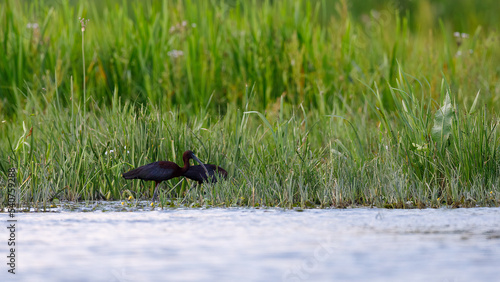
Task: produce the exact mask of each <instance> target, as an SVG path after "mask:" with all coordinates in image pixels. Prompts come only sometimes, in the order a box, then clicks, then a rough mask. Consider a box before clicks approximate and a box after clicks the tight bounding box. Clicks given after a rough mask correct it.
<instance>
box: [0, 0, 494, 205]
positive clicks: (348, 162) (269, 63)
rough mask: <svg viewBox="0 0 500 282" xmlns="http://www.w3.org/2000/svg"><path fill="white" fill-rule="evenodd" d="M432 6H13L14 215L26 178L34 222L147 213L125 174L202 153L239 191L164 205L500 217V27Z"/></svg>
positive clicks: (173, 187)
mask: <svg viewBox="0 0 500 282" xmlns="http://www.w3.org/2000/svg"><path fill="white" fill-rule="evenodd" d="M440 3H441V5H444V6H446V5H448V6H450V5H453V2H451V1H449V3H448V1H442V2H440ZM483 4H484V3H483ZM374 5H375V4H374ZM425 5H428V7H427V6H425ZM433 5H435V4H430V3H429V2H427V1H420V4H419V5H418V7H413V9H414V10H410V12H401V13H399V14H398V13H397V11H396V9H397V8H398V7H394V5H392V4H390V2H389V4H384V5H379V6H377V7H376V8H377V9H378V10H377V12H373V11H372V12H371V13H368V14H365V15H364V16H363V15H362V13H363V11H362V9H361V8H359V9H361V10H353V9H355V8H356V7H358V6H357V5H356V3H354V4H353V3H343V2H339V3H331V2H329V1H291V0H286V1H276V2H270V1H255V2H252V3H251V2H247V1H227V2H223V1H220V2H209V1H163V2H160V1H158V2H140V3H139V4H138V3H135V2H127V1H124V2H122V3H119V4H117V3H114V2H111V1H110V2H107V1H102V2H100V3H99V4H96V3H95V2H90V3H85V4H78V5H71V4H67V2H62V4H61V3H59V2H51V1H45V2H44V1H38V2H37V1H35V2H28V1H26V2H25V1H20V2H17V1H6V2H3V3H2V4H0V20H1V22H2V29H0V46H1V48H3V49H2V51H3V53H2V56H0V60H2V61H1V62H0V63H1V64H0V93H1V95H0V122H1V123H0V152H1V154H0V186H1V187H2V190H0V196H1V197H2V199H4V201H2V205H5V204H6V199H7V190H6V189H3V188H5V187H6V186H7V180H8V177H7V174H8V172H7V171H8V169H9V168H12V167H15V168H17V169H18V170H17V174H16V178H17V181H18V184H19V185H18V186H19V188H20V189H19V190H18V201H19V203H20V204H21V205H28V206H34V205H41V206H46V205H49V204H51V203H52V200H53V199H55V198H57V199H59V200H95V199H107V200H124V199H128V198H129V197H130V196H131V195H132V196H133V197H134V198H135V199H141V198H143V199H148V198H150V197H151V195H152V188H153V185H154V184H152V183H145V182H141V181H125V180H124V179H122V178H121V173H122V172H124V171H127V170H129V169H131V168H133V167H137V166H139V165H143V164H146V163H149V162H153V161H156V160H171V161H176V162H177V163H180V162H181V155H182V152H183V151H185V150H188V149H189V150H193V151H194V152H195V153H197V155H198V157H200V158H201V159H202V160H204V161H205V162H207V163H213V164H218V165H220V166H222V167H224V168H225V169H226V170H228V172H229V175H230V178H229V180H228V181H221V182H219V183H217V184H216V185H210V186H202V187H197V188H190V185H189V184H188V183H187V182H186V181H181V179H177V180H171V181H169V182H167V183H166V184H163V185H162V187H163V189H162V193H161V203H163V204H166V203H167V201H166V199H172V198H175V199H176V203H181V204H186V205H193V206H203V205H208V206H235V205H237V206H280V207H287V208H290V207H294V206H300V207H345V206H349V205H374V206H380V207H396V208H399V207H401V208H403V207H439V206H442V205H449V206H464V207H471V206H476V205H479V206H498V205H500V190H499V189H500V188H498V187H499V184H500V183H499V182H500V177H499V172H500V171H499V169H500V166H499V165H500V161H499V157H498V150H499V139H498V134H497V130H496V127H497V123H498V121H497V116H496V110H497V109H498V108H499V101H498V99H499V98H498V97H500V96H499V94H500V93H499V91H500V90H499V89H500V87H499V80H498V77H499V74H500V68H499V67H498V65H499V64H498V62H499V61H500V47H498V46H499V45H498V44H497V43H498V33H497V31H495V28H496V26H495V25H498V22H495V20H494V19H495V18H494V17H488V15H490V11H489V10H488V9H486V8H484V9H482V10H481V7H482V6H481V5H482V4H481V5H479V4H478V5H477V6H474V7H475V10H474V9H472V8H470V7H469V6H467V5H465V4H460V5H462V6H463V5H465V6H467V7H468V10H467V9H463V10H460V13H459V14H458V15H457V14H456V13H455V14H453V15H448V14H444V15H442V16H443V18H442V19H441V20H440V21H439V20H436V19H434V18H426V17H425V16H424V14H425V13H423V11H426V9H432V8H433V7H435V6H433ZM460 5H458V6H460ZM448 6H446V7H448ZM410 8H411V7H410ZM478 13H479V14H481V13H482V14H481V15H483V16H484V17H483V19H482V22H481V20H480V19H477V14H478ZM79 17H84V18H86V19H90V21H89V22H88V23H87V28H86V30H85V33H84V37H83V36H82V32H81V26H80V22H79V20H78V19H79ZM34 23H37V26H33V24H34ZM464 23H468V24H464ZM478 23H482V24H484V25H485V26H478V25H477V24H478ZM457 27H459V28H460V29H456V28H457ZM455 31H458V32H459V35H458V36H456V35H455V34H454V32H455ZM462 33H463V34H462ZM83 38H84V41H83V42H82V39H83ZM495 42H496V43H495ZM82 43H83V54H82ZM84 60H85V64H84V63H83V61H84ZM83 69H85V70H86V71H85V75H86V76H85V81H86V83H85V88H86V91H83V89H84V84H83V83H82V81H83V77H84V76H83V74H84V72H83ZM478 91H480V92H479V94H477V93H478ZM31 129H32V130H31Z"/></svg>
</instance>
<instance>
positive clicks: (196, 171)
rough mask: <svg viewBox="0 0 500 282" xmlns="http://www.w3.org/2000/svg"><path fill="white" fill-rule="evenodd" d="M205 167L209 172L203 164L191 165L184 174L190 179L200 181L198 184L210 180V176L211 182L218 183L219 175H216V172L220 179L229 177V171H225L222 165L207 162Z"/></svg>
mask: <svg viewBox="0 0 500 282" xmlns="http://www.w3.org/2000/svg"><path fill="white" fill-rule="evenodd" d="M205 168H206V169H207V171H208V173H207V172H206V171H205V169H204V168H203V167H202V166H201V165H195V166H190V167H189V169H188V170H187V171H186V172H185V173H184V176H185V177H187V178H189V179H192V180H195V181H198V184H202V183H203V182H208V179H209V178H210V182H212V183H216V182H217V177H216V176H215V174H216V173H218V178H219V179H222V178H224V179H226V178H227V171H225V170H224V169H223V168H222V167H220V166H216V165H213V164H206V165H205ZM207 175H208V177H207Z"/></svg>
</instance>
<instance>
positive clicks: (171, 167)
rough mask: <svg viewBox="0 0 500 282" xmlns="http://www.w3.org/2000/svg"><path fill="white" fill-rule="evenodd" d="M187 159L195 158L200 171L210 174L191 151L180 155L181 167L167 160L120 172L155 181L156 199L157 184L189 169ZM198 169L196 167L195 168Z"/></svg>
mask: <svg viewBox="0 0 500 282" xmlns="http://www.w3.org/2000/svg"><path fill="white" fill-rule="evenodd" d="M189 159H195V160H196V161H197V162H198V163H199V164H200V165H201V166H197V167H200V170H201V171H204V172H203V173H206V174H208V175H210V173H209V172H208V171H207V169H206V167H205V166H204V165H203V163H202V162H201V161H200V160H199V159H198V158H197V157H196V156H195V155H194V153H193V152H192V151H186V152H184V154H183V155H182V160H183V161H184V166H183V167H182V168H181V167H179V166H178V165H177V164H176V163H174V162H169V161H159V162H154V163H150V164H147V165H143V166H140V167H138V168H136V169H133V170H131V171H129V172H126V173H124V174H122V176H123V178H125V179H142V180H150V181H155V182H156V186H155V192H154V193H153V201H154V200H155V199H156V192H157V190H158V185H159V184H160V183H161V182H162V181H164V180H169V179H172V178H175V177H179V176H182V175H184V174H185V173H186V172H187V171H188V170H189ZM196 171H198V169H196Z"/></svg>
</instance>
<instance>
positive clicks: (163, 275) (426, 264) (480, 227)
mask: <svg viewBox="0 0 500 282" xmlns="http://www.w3.org/2000/svg"><path fill="white" fill-rule="evenodd" d="M1 216H2V218H3V219H4V220H3V221H4V222H5V220H6V219H7V214H5V213H2V214H1ZM17 219H18V225H17V226H18V231H17V238H18V240H17V245H18V248H17V253H16V255H17V257H18V264H17V266H18V267H17V269H16V270H17V274H16V275H11V274H9V273H7V268H6V267H5V262H7V261H6V258H5V255H2V257H4V259H3V260H4V261H5V262H2V265H4V267H3V270H2V272H1V273H0V281H16V280H17V281H200V280H201V281H495V280H497V279H498V278H499V277H500V227H499V222H500V208H473V209H425V210H417V209H415V210H385V209H370V208H355V209H328V210H305V211H303V212H297V211H290V210H286V211H285V210H279V209H172V210H155V211H136V212H114V211H113V212H109V211H108V212H103V211H102V209H98V210H96V211H92V212H68V211H64V210H63V211H59V212H50V213H19V214H17ZM4 229H5V228H4ZM0 234H5V235H2V236H1V237H2V238H7V236H8V234H6V232H5V230H4V231H2V232H1V233H0ZM4 241H6V239H4ZM1 246H2V247H1V250H2V254H7V245H6V243H1ZM13 278H15V279H14V280H13Z"/></svg>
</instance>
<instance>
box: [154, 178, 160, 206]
mask: <svg viewBox="0 0 500 282" xmlns="http://www.w3.org/2000/svg"><path fill="white" fill-rule="evenodd" d="M158 185H160V182H156V186H155V192H154V193H153V203H154V202H155V199H156V194H157V193H156V192H157V191H158Z"/></svg>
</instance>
